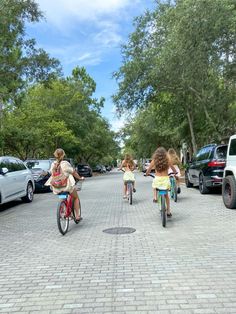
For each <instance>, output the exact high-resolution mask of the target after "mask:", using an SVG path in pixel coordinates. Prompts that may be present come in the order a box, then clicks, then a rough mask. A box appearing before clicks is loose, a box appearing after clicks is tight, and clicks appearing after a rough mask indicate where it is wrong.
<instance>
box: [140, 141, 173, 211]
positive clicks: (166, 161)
mask: <svg viewBox="0 0 236 314" xmlns="http://www.w3.org/2000/svg"><path fill="white" fill-rule="evenodd" d="M169 168H171V169H172V171H173V172H175V168H174V167H173V165H172V164H171V161H170V158H169V155H168V153H167V151H166V150H165V148H164V147H158V148H157V150H156V151H155V152H154V154H153V156H152V161H151V163H150V166H149V167H148V169H147V171H146V175H149V174H150V172H151V170H152V169H155V178H154V179H153V182H152V187H153V192H154V199H153V202H155V203H156V202H157V193H156V189H164V190H169V189H170V179H169V176H168V169H169ZM165 198H166V207H167V216H168V217H171V216H172V214H171V212H170V198H169V194H168V193H167V194H166V195H165Z"/></svg>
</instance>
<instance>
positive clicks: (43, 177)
mask: <svg viewBox="0 0 236 314" xmlns="http://www.w3.org/2000/svg"><path fill="white" fill-rule="evenodd" d="M52 162H53V160H52V159H27V160H26V161H25V165H26V166H27V167H28V168H29V169H30V170H31V172H32V174H33V177H34V182H35V190H36V191H51V189H50V186H45V185H44V184H45V183H46V181H47V180H48V178H49V177H50V174H49V170H50V168H51V164H52Z"/></svg>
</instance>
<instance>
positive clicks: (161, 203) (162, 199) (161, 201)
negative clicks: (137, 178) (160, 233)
mask: <svg viewBox="0 0 236 314" xmlns="http://www.w3.org/2000/svg"><path fill="white" fill-rule="evenodd" d="M144 176H146V175H144ZM149 176H150V177H152V178H155V176H154V175H153V174H151V173H150V174H149ZM156 190H157V203H158V207H159V209H160V213H161V224H162V227H164V228H165V227H166V221H167V206H166V195H167V194H168V190H167V189H156Z"/></svg>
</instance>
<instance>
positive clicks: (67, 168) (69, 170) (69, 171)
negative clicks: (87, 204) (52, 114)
mask: <svg viewBox="0 0 236 314" xmlns="http://www.w3.org/2000/svg"><path fill="white" fill-rule="evenodd" d="M54 156H55V157H56V161H54V162H53V163H52V165H51V169H50V173H53V172H54V170H55V169H57V168H58V166H59V165H60V168H61V171H62V173H63V174H64V175H65V176H66V177H68V180H67V185H66V186H65V187H61V188H56V187H54V186H52V185H51V180H52V176H51V177H50V178H49V179H48V180H47V182H46V183H45V185H49V186H51V189H52V191H53V193H54V194H59V193H60V192H69V193H70V195H71V196H72V197H73V198H74V209H75V216H76V217H75V219H76V221H79V220H80V219H81V217H80V216H79V196H78V192H77V190H76V188H75V179H74V178H76V179H78V180H84V177H80V175H79V174H78V173H77V172H76V170H75V169H74V168H73V167H72V166H71V164H70V163H69V162H68V161H66V160H63V159H64V157H65V152H64V150H63V149H61V148H58V149H56V150H55V152H54Z"/></svg>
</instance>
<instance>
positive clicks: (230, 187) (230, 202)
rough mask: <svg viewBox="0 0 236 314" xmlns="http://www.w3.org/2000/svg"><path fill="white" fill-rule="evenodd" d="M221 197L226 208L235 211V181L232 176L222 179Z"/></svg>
mask: <svg viewBox="0 0 236 314" xmlns="http://www.w3.org/2000/svg"><path fill="white" fill-rule="evenodd" d="M222 197H223V202H224V204H225V206H226V207H227V208H230V209H236V181H235V178H234V176H227V177H225V178H224V180H223V185H222Z"/></svg>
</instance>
